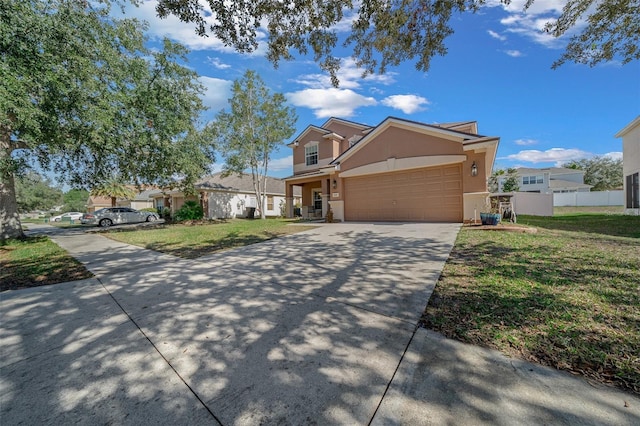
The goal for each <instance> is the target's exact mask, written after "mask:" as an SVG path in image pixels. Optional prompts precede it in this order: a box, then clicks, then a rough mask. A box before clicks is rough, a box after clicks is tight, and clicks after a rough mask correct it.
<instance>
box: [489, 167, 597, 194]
mask: <svg viewBox="0 0 640 426" xmlns="http://www.w3.org/2000/svg"><path fill="white" fill-rule="evenodd" d="M516 172H517V175H518V185H519V186H520V191H521V192H539V193H541V194H553V193H561V192H589V191H591V188H592V186H591V185H587V184H585V183H584V174H585V172H584V170H577V169H568V168H565V167H547V168H543V169H533V168H528V167H520V168H518V169H516ZM504 182H505V178H501V179H500V180H499V181H498V185H499V191H498V192H502V186H503V185H504Z"/></svg>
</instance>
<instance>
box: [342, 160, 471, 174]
mask: <svg viewBox="0 0 640 426" xmlns="http://www.w3.org/2000/svg"><path fill="white" fill-rule="evenodd" d="M466 160H467V156H466V155H430V156H422V157H409V158H389V159H387V160H386V161H379V162H377V163H371V164H366V165H364V166H360V167H356V168H354V169H350V170H347V171H344V172H341V173H340V177H341V178H345V177H353V176H365V175H372V174H376V173H385V172H395V171H402V170H410V169H421V168H424V167H434V166H445V165H447V164H457V163H463V162H464V161H466Z"/></svg>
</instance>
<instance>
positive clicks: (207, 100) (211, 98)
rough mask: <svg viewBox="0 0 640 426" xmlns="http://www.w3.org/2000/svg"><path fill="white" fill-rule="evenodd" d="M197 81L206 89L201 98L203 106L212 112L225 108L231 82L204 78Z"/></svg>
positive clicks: (201, 77)
mask: <svg viewBox="0 0 640 426" xmlns="http://www.w3.org/2000/svg"><path fill="white" fill-rule="evenodd" d="M199 80H200V82H201V83H202V84H203V85H204V86H205V88H206V89H207V90H206V92H205V93H204V96H203V97H202V100H203V102H204V104H205V105H206V106H208V107H209V108H210V109H211V110H213V111H214V112H215V111H218V110H220V109H223V108H226V107H227V104H228V100H229V98H230V97H231V85H232V84H233V82H231V81H229V80H222V79H219V78H213V77H206V76H200V77H199Z"/></svg>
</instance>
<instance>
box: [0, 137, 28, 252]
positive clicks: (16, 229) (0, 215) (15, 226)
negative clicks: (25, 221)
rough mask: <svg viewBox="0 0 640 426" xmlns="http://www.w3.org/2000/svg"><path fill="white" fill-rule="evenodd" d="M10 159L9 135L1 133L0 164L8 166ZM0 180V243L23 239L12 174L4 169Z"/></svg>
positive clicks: (0, 174)
mask: <svg viewBox="0 0 640 426" xmlns="http://www.w3.org/2000/svg"><path fill="white" fill-rule="evenodd" d="M3 130H4V129H3ZM10 157H11V134H10V133H9V132H5V131H3V132H2V135H0V164H5V165H6V164H8V163H9V161H8V160H10ZM0 179H1V180H0V241H1V240H6V239H9V238H24V232H22V225H21V223H20V215H19V214H18V202H17V200H16V185H15V181H14V179H13V173H11V171H10V170H6V169H5V170H0Z"/></svg>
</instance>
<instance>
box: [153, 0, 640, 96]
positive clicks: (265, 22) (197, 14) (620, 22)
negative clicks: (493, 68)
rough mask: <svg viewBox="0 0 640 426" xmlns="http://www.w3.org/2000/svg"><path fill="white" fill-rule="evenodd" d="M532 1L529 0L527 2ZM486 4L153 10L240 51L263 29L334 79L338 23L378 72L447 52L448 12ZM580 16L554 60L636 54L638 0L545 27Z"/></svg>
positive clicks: (315, 1) (190, 1)
mask: <svg viewBox="0 0 640 426" xmlns="http://www.w3.org/2000/svg"><path fill="white" fill-rule="evenodd" d="M535 1H536V0H528V1H527V2H526V3H525V5H524V10H525V11H526V10H527V9H528V8H529V7H531V6H532V5H533V4H534V3H535ZM500 2H501V3H503V4H509V3H510V0H500ZM485 4H486V0H451V1H441V0H391V1H389V0H361V1H359V2H354V1H353V0H308V1H303V2H294V3H292V2H287V1H272V0H234V1H232V2H229V1H225V0H159V1H158V5H157V9H156V10H157V12H158V15H159V16H160V17H161V18H164V17H167V16H168V15H170V14H173V15H175V16H177V17H178V18H179V19H181V20H182V21H184V22H191V23H195V24H196V32H197V33H198V34H200V35H201V36H205V35H208V34H212V35H213V36H214V37H216V38H218V39H219V40H221V41H222V42H223V43H224V44H225V45H226V46H230V47H233V48H234V49H235V50H236V51H238V52H252V51H254V50H256V49H257V47H258V40H259V37H262V36H263V34H264V33H266V36H267V37H268V39H267V41H268V48H267V58H268V59H269V60H270V61H271V62H272V63H273V64H274V65H276V66H277V65H278V62H279V61H280V60H283V59H284V60H289V59H292V58H293V55H292V53H291V52H292V51H298V52H299V53H301V54H307V53H312V54H313V56H314V59H315V61H316V62H318V63H319V65H320V67H321V68H322V69H324V70H325V71H327V72H329V73H330V75H331V78H332V82H333V84H334V85H337V84H338V79H337V77H336V74H337V71H338V69H339V67H340V60H339V59H338V58H337V57H335V56H334V55H333V51H334V50H335V48H336V47H337V45H338V40H339V38H338V30H337V29H336V28H338V26H340V27H341V28H343V27H344V26H345V25H349V26H350V35H349V36H348V37H347V38H346V41H345V42H344V47H349V48H351V49H352V51H353V57H354V58H355V60H356V63H357V64H358V65H359V66H360V67H362V68H363V69H364V71H365V73H374V72H377V73H381V74H382V73H384V72H385V70H386V69H387V68H388V67H389V66H395V65H398V64H399V63H401V62H404V61H408V60H415V66H416V68H417V69H418V70H422V71H427V70H428V69H429V67H430V65H431V58H433V57H434V56H436V55H445V54H446V53H447V47H446V45H445V43H444V42H445V39H446V38H447V37H448V36H449V35H451V34H452V33H453V29H452V28H451V26H450V25H449V22H450V20H451V17H452V16H453V15H454V14H455V13H464V12H468V11H471V12H475V11H477V10H479V9H480V8H481V7H483V6H484V5H485ZM594 4H596V6H595V7H593V5H594ZM205 5H207V6H208V9H209V10H210V11H209V10H207V9H205V7H204V6H205ZM292 5H295V6H292ZM581 20H585V21H586V22H587V25H586V26H585V27H584V29H582V30H581V32H580V33H579V34H578V35H576V36H574V37H573V38H572V39H571V41H570V42H569V45H568V46H567V50H566V52H565V53H564V55H563V56H562V57H561V58H560V59H559V60H558V61H556V62H555V63H554V64H553V67H554V68H555V67H557V66H559V65H561V64H562V63H564V62H565V61H574V62H578V63H586V64H589V65H592V66H593V65H595V64H597V63H599V62H602V61H608V60H612V59H613V58H616V57H619V58H620V59H621V61H622V62H623V63H627V62H630V61H632V60H637V59H640V49H639V47H638V46H639V45H640V43H639V41H640V39H639V37H640V0H600V1H598V2H596V0H569V1H568V2H567V4H566V5H565V7H564V9H563V11H562V13H561V15H560V16H559V17H558V19H557V20H555V21H550V23H548V24H547V26H546V27H545V30H546V31H547V32H548V33H549V34H551V35H552V36H554V37H560V36H562V35H564V34H565V33H566V32H567V31H569V30H571V29H572V28H575V26H576V23H577V22H580V21H581Z"/></svg>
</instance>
